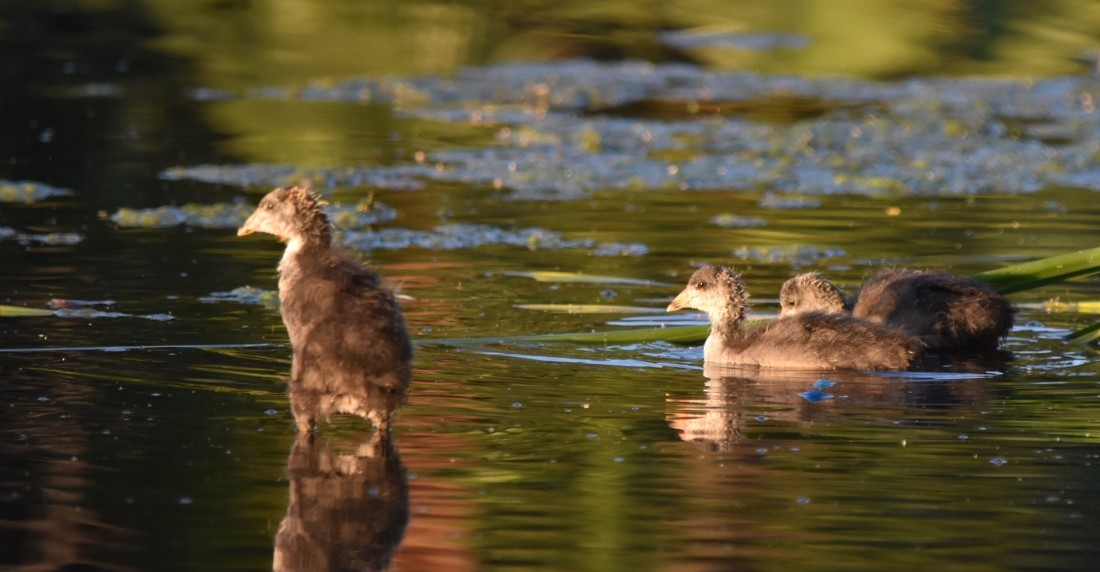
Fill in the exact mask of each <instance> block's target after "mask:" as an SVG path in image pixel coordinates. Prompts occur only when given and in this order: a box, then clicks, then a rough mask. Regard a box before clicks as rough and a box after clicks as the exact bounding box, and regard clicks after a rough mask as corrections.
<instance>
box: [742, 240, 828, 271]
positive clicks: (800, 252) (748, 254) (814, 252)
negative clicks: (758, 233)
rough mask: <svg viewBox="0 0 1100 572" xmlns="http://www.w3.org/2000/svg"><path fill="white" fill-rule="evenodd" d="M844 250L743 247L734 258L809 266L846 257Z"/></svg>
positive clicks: (803, 247) (808, 247) (802, 246)
mask: <svg viewBox="0 0 1100 572" xmlns="http://www.w3.org/2000/svg"><path fill="white" fill-rule="evenodd" d="M846 254H847V252H846V251H845V250H844V249H843V248H817V247H813V246H805V245H800V246H780V247H773V248H753V247H749V246H741V247H739V248H737V249H735V250H734V251H733V256H735V257H737V258H741V259H743V260H752V261H755V262H768V263H788V264H791V265H792V266H795V267H796V268H797V267H800V266H808V265H811V264H816V263H818V262H821V261H822V260H826V259H829V258H839V257H841V256H844V255H846Z"/></svg>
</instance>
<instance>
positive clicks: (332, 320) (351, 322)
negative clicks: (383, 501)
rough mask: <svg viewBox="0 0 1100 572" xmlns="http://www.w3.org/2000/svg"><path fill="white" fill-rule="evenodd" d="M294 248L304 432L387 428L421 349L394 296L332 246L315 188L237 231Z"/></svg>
mask: <svg viewBox="0 0 1100 572" xmlns="http://www.w3.org/2000/svg"><path fill="white" fill-rule="evenodd" d="M254 232H263V233H267V234H271V235H274V236H276V237H278V238H279V240H281V241H283V242H285V243H286V251H285V252H284V253H283V258H282V260H281V261H280V262H279V304H280V306H279V311H280V313H281V314H282V316H283V323H284V324H286V329H287V333H289V334H290V345H291V347H292V348H293V351H294V357H293V363H292V365H291V372H290V406H291V410H292V411H293V413H294V420H295V422H296V423H297V425H298V429H299V430H300V431H303V432H306V431H312V430H313V428H314V427H315V425H316V421H317V419H318V418H323V419H328V417H329V416H330V415H331V414H332V413H351V414H354V415H359V416H360V417H366V418H369V419H370V420H371V422H372V423H374V425H375V427H376V428H377V429H380V430H386V429H388V428H389V421H390V416H391V414H392V413H393V411H394V409H396V407H397V406H398V405H399V404H400V403H402V402H403V401H404V399H405V394H406V391H407V390H408V386H409V377H410V372H411V371H410V362H411V361H412V345H411V343H410V342H409V334H408V332H407V331H406V330H405V320H404V318H403V317H402V315H401V309H400V308H399V307H398V305H397V301H396V300H395V299H394V295H393V292H392V291H391V290H389V289H388V288H386V287H384V286H383V285H382V284H381V280H380V279H379V277H378V274H376V273H375V272H374V271H373V270H371V269H370V268H367V267H366V266H364V265H363V264H362V263H360V262H359V261H357V260H355V259H354V258H352V257H350V256H349V255H347V254H344V253H340V252H337V251H335V250H333V249H332V232H331V229H330V227H329V222H328V218H327V217H326V216H325V212H324V209H323V208H322V205H321V203H320V202H319V201H318V199H317V197H316V196H315V195H314V194H313V193H312V192H310V191H309V190H308V189H304V188H300V187H289V188H287V187H283V188H278V189H275V190H274V191H271V192H270V193H268V194H267V196H265V197H264V198H263V200H261V201H260V206H259V207H257V208H256V211H255V212H253V213H252V215H251V216H249V217H248V220H246V221H245V222H244V225H242V226H241V228H240V229H239V230H238V231H237V236H246V235H249V234H252V233H254Z"/></svg>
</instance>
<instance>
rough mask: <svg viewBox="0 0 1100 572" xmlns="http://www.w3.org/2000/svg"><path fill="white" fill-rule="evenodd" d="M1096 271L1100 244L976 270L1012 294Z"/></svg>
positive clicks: (998, 288) (1098, 262)
mask: <svg viewBox="0 0 1100 572" xmlns="http://www.w3.org/2000/svg"><path fill="white" fill-rule="evenodd" d="M1096 273H1100V248H1090V249H1088V250H1081V251H1078V252H1071V253H1069V254H1059V255H1058V256H1051V257H1049V258H1042V259H1039V260H1033V261H1031V262H1024V263H1023V264H1015V265H1013V266H1008V267H1005V268H998V269H997V270H990V271H989V272H982V273H981V274H976V275H974V278H977V279H978V280H982V281H985V282H989V283H990V284H992V285H993V286H994V287H995V288H996V289H997V291H998V292H1000V293H1001V294H1012V293H1015V292H1024V291H1026V290H1032V289H1035V288H1038V287H1040V286H1046V285H1047V284H1054V283H1056V282H1062V281H1064V280H1069V279H1070V278H1076V277H1078V276H1087V275H1089V274H1096Z"/></svg>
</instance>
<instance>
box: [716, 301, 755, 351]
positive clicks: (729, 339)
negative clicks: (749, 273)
mask: <svg viewBox="0 0 1100 572" xmlns="http://www.w3.org/2000/svg"><path fill="white" fill-rule="evenodd" d="M745 311H746V305H745V299H744V297H743V296H734V297H733V298H731V299H730V300H729V302H728V303H727V304H725V305H724V307H723V308H722V309H721V310H720V311H718V312H715V313H713V314H710V315H709V316H708V317H709V318H710V331H711V335H712V336H717V337H718V338H719V339H721V340H722V342H723V345H731V344H734V343H736V342H737V341H739V340H740V339H741V338H742V337H743V336H744V333H745V329H744V325H745Z"/></svg>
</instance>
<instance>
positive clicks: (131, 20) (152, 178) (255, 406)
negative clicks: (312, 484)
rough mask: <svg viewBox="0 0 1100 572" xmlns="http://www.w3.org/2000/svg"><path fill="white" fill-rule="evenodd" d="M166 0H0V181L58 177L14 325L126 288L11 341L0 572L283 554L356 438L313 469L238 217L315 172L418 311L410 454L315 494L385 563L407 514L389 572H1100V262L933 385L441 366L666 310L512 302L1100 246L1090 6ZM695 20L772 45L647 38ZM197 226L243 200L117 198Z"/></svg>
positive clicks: (606, 352)
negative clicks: (65, 303) (520, 338)
mask: <svg viewBox="0 0 1100 572" xmlns="http://www.w3.org/2000/svg"><path fill="white" fill-rule="evenodd" d="M180 4H181V3H176V2H167V1H148V2H138V1H119V2H98V3H95V2H93V3H68V2H54V3H2V4H0V24H2V25H0V32H2V33H0V53H2V54H3V55H2V56H0V61H2V63H3V67H2V68H0V74H2V76H0V78H2V82H0V83H2V84H3V85H4V88H3V89H2V90H0V109H2V113H0V115H2V119H0V127H2V128H0V159H3V161H2V162H0V179H4V180H6V181H35V182H38V183H42V184H47V185H51V186H54V187H58V188H63V189H68V190H70V191H71V194H67V195H62V196H56V197H49V198H43V199H41V200H37V201H33V202H28V203H24V202H3V203H0V237H3V238H0V261H2V262H0V304H4V305H11V306H22V307H28V308H35V309H49V306H48V303H49V301H50V300H51V299H60V300H82V301H101V302H102V301H107V300H111V301H114V303H113V304H105V303H101V304H97V305H93V306H91V309H92V310H94V311H98V312H102V313H100V314H96V313H93V312H90V311H87V310H82V309H80V308H76V309H71V310H70V311H69V312H68V313H67V312H65V311H62V312H60V314H59V315H51V316H41V317H0V408H2V410H3V413H2V414H0V434H2V435H3V437H2V439H0V567H3V568H12V569H36V570H61V569H86V570H100V569H102V570H256V569H269V568H270V567H271V566H272V555H273V551H274V545H275V537H276V533H277V531H278V530H279V526H280V522H281V521H282V520H283V519H284V517H285V516H286V514H287V509H288V502H289V500H288V499H289V498H290V494H289V491H290V490H291V488H292V487H293V486H295V484H300V483H301V482H304V481H303V479H308V474H306V473H303V472H302V471H304V470H305V469H303V467H308V466H309V464H308V463H309V462H314V463H335V464H340V463H348V462H350V461H349V459H351V458H352V457H351V456H350V455H351V453H352V452H354V451H355V450H356V449H357V448H359V447H360V446H361V445H364V444H365V443H366V442H368V441H369V439H370V437H371V434H370V432H369V431H368V430H367V429H366V426H365V424H364V423H362V422H360V421H359V420H358V419H338V420H336V422H335V423H334V424H332V425H329V426H325V427H323V428H322V430H321V432H320V434H319V437H318V443H317V446H316V447H315V448H314V449H311V450H301V449H296V450H295V449H292V446H293V444H294V440H295V436H294V432H293V421H292V419H291V416H290V413H289V411H288V406H287V402H286V397H285V395H284V385H283V384H284V381H285V378H286V376H287V375H288V373H289V368H290V359H289V353H290V352H289V346H288V344H287V338H286V333H285V330H284V329H283V326H282V323H281V321H280V319H279V316H278V311H277V310H276V309H274V308H272V307H270V306H269V305H268V306H265V305H264V304H262V303H251V302H250V301H249V300H243V301H237V300H236V299H226V297H224V296H221V295H220V293H226V292H230V291H233V290H234V289H237V288H241V287H244V286H248V285H251V286H255V287H258V288H261V289H265V290H273V289H274V288H275V272H274V267H275V264H276V263H277V260H278V258H279V256H280V252H281V246H280V245H278V244H277V243H276V242H275V241H274V240H267V239H266V237H265V238H257V237H252V238H248V239H239V238H236V237H235V236H234V231H233V229H234V228H235V225H236V224H237V222H239V213H238V211H239V210H247V206H240V205H239V204H240V203H243V204H245V205H251V204H254V203H255V202H256V201H257V199H258V197H259V196H260V194H262V193H263V192H265V191H266V190H268V189H269V188H270V187H272V186H274V185H276V184H283V183H287V182H296V181H297V180H299V179H301V178H309V179H310V180H312V181H313V182H314V185H315V186H316V187H317V188H319V189H320V190H321V192H323V193H324V194H325V195H326V196H327V197H328V198H329V199H330V200H331V201H332V202H333V203H334V204H337V205H342V206H347V205H355V204H356V203H357V202H359V201H360V200H362V199H364V198H365V197H366V196H367V195H368V194H369V193H371V192H373V193H374V196H375V199H376V201H377V203H378V204H376V205H375V207H376V208H375V211H374V214H375V216H376V217H377V218H376V219H374V220H370V221H366V220H365V219H362V218H359V217H358V215H355V214H354V211H353V210H350V209H345V210H344V211H341V212H342V213H343V215H342V216H343V218H338V221H337V222H338V226H339V227H340V228H341V230H342V231H343V232H342V235H341V236H342V237H343V238H342V240H343V241H344V242H345V244H348V245H350V246H353V247H356V248H358V249H359V250H361V251H362V252H363V253H364V255H366V256H369V258H370V259H371V260H372V262H373V263H374V264H375V265H377V266H378V267H379V268H380V271H381V272H382V273H383V274H384V275H385V276H386V277H387V278H389V279H390V280H391V281H393V282H394V283H396V284H399V285H400V286H401V290H402V292H403V293H404V294H407V295H408V296H409V297H410V298H411V299H410V300H407V301H406V302H405V303H404V307H405V311H406V316H407V320H408V322H409V325H410V329H411V330H412V332H413V334H414V337H415V338H416V339H417V340H418V343H419V346H418V353H417V357H416V362H415V372H414V380H413V386H412V389H411V392H410V401H409V404H408V405H407V406H406V407H405V408H404V409H403V410H402V411H401V412H400V415H399V417H398V421H397V425H396V428H395V435H396V440H395V441H396V442H395V446H396V451H395V452H394V454H392V455H390V456H389V457H388V459H389V461H383V460H382V459H367V460H363V459H359V460H358V461H357V462H358V463H359V465H357V466H356V470H355V471H353V472H352V474H354V475H356V476H355V477H354V478H349V479H347V480H345V481H344V482H343V486H338V485H335V484H334V485H331V486H321V487H319V489H318V491H319V492H317V494H315V495H313V496H309V495H307V496H306V497H305V499H304V500H305V501H307V502H316V503H321V504H324V503H330V504H337V505H339V504H344V505H346V506H349V507H363V514H364V515H366V516H364V517H363V518H362V519H360V520H359V521H357V522H358V523H359V524H361V525H362V526H363V529H362V531H361V533H360V534H361V536H362V538H363V546H364V547H367V548H369V549H370V550H371V551H373V552H374V553H376V554H385V553H386V552H387V550H388V549H387V546H388V545H390V544H392V539H393V537H394V534H395V533H401V532H402V527H403V538H402V540H401V542H400V543H399V544H397V546H396V547H395V548H392V549H393V550H394V552H393V555H392V569H394V570H601V571H602V570H731V569H732V570H742V569H744V570H765V569H767V570H855V569H866V570H883V569H890V570H927V569H931V568H934V569H942V570H955V569H958V570H1016V569H1028V570H1030V569H1043V570H1090V569H1092V568H1093V567H1094V562H1095V559H1096V556H1097V548H1096V543H1095V538H1096V531H1097V530H1098V529H1100V484H1097V483H1098V482H1100V481H1098V480H1097V479H1096V478H1095V473H1096V469H1095V465H1096V464H1097V463H1100V437H1098V434H1100V425H1098V421H1097V420H1098V419H1100V368H1098V367H1097V365H1096V364H1095V358H1096V353H1095V350H1094V349H1091V348H1087V347H1079V346H1070V345H1067V344H1065V343H1064V342H1062V341H1061V339H1060V337H1061V336H1062V335H1063V334H1065V333H1067V332H1069V331H1071V330H1073V329H1075V328H1077V327H1081V326H1084V325H1087V324H1089V323H1091V322H1093V321H1095V320H1096V319H1097V318H1096V316H1095V315H1090V314H1088V313H1085V312H1078V311H1073V310H1063V311H1059V312H1052V313H1047V312H1045V311H1043V310H1041V309H1039V306H1040V305H1041V304H1042V303H1043V302H1044V301H1046V300H1048V299H1051V298H1054V297H1059V298H1060V299H1061V300H1062V301H1068V302H1087V301H1092V300H1095V299H1097V297H1098V293H1097V291H1098V284H1097V282H1096V281H1095V280H1092V279H1086V280H1080V281H1075V282H1073V283H1069V284H1063V285H1058V286H1050V287H1047V288H1044V289H1042V290H1040V291H1034V292H1025V293H1020V294H1015V295H1013V296H1012V300H1013V302H1015V303H1016V304H1017V305H1018V306H1019V307H1020V312H1019V314H1018V316H1017V322H1016V328H1015V329H1014V330H1013V332H1012V334H1011V336H1010V337H1009V339H1008V340H1007V341H1006V343H1005V345H1004V349H1005V350H1007V351H1009V352H1011V359H1007V360H1001V361H997V360H994V361H978V362H975V363H970V364H964V365H965V366H966V367H962V366H957V367H954V368H952V369H950V370H949V371H948V370H946V369H945V370H944V371H939V370H937V371H933V372H922V373H919V374H906V375H869V374H856V373H852V374H831V375H828V376H827V381H826V382H821V381H820V378H821V377H822V376H821V375H810V374H802V373H798V372H787V373H783V372H776V373H772V374H767V375H754V376H751V377H747V378H734V377H717V376H716V377H713V378H709V379H708V377H707V375H706V374H707V373H708V372H705V371H704V370H703V368H702V363H701V355H702V352H701V349H700V348H699V347H686V346H678V345H672V344H666V343H637V344H612V345H574V344H542V345H540V344H516V343H512V344H490V345H481V346H476V345H475V346H469V345H459V346H448V345H442V344H440V343H438V342H440V341H447V340H454V339H458V338H471V337H484V336H509V335H519V334H542V333H567V332H587V331H604V330H616V329H621V328H626V327H638V326H645V325H656V324H661V323H669V324H671V323H683V322H685V321H689V320H692V319H694V318H696V317H694V316H690V315H688V316H672V317H670V316H666V315H664V314H645V313H641V312H634V313H627V314H610V313H594V312H589V313H561V312H550V311H541V310H535V309H529V308H526V307H521V306H522V305H528V304H613V305H617V306H641V307H648V308H656V309H659V308H663V307H664V306H665V305H666V304H667V302H668V300H669V299H670V298H671V296H672V295H674V294H675V293H676V292H677V291H679V289H680V287H681V286H682V283H683V282H684V281H685V280H686V278H687V276H689V275H690V273H691V271H692V270H693V269H694V265H697V264H699V263H702V262H715V263H726V264H733V265H736V266H737V267H738V268H739V269H742V270H743V271H744V277H745V280H746V282H747V284H748V287H749V289H750V292H751V293H752V294H753V301H754V302H755V303H756V306H755V308H754V309H755V311H757V312H759V313H762V314H768V313H774V312H775V310H776V307H775V305H774V301H775V296H776V293H777V291H778V289H779V286H780V285H781V284H782V282H783V281H784V280H785V279H786V278H788V277H790V276H791V275H793V274H795V273H797V272H800V271H805V270H807V269H815V270H820V271H822V272H823V273H826V274H828V275H829V276H830V277H832V278H834V279H835V280H837V281H838V282H839V283H841V284H844V285H846V286H851V285H854V284H857V283H858V282H859V281H860V280H861V279H862V278H863V277H865V276H867V275H868V274H870V273H871V272H873V271H874V269H875V268H877V267H879V266H882V265H905V266H920V267H936V268H950V269H952V270H953V271H955V272H959V273H962V274H969V273H975V272H980V271H983V270H989V269H992V268H997V267H1002V266H1005V265H1008V264H1011V263H1014V262H1018V261H1023V260H1031V259H1034V258H1039V257H1044V256H1051V255H1055V254H1060V253H1063V252H1067V251H1072V250H1078V249H1083V248H1091V247H1094V246H1095V245H1096V239H1095V237H1096V230H1095V229H1096V228H1097V226H1098V225H1100V207H1098V206H1097V201H1096V194H1095V193H1096V190H1100V169H1098V167H1100V159H1097V157H1100V149H1098V148H1097V147H1096V143H1095V141H1096V140H1097V137H1096V134H1097V133H1100V120H1098V118H1097V117H1095V115H1096V114H1095V113H1094V112H1093V103H1092V102H1093V101H1095V100H1096V99H1097V98H1100V82H1097V81H1096V80H1094V79H1093V78H1092V77H1091V76H1089V75H1087V71H1088V70H1087V68H1086V67H1085V66H1084V65H1083V64H1081V63H1080V62H1079V61H1078V56H1080V55H1081V54H1082V53H1083V52H1084V51H1085V50H1087V49H1090V48H1092V47H1093V46H1092V42H1093V38H1094V37H1095V30H1096V29H1100V13H1098V12H1097V11H1096V9H1095V8H1093V7H1092V5H1091V4H1090V3H1087V2H1037V3H1031V4H1029V5H1028V7H1026V8H1024V7H1016V8H1012V9H1007V8H999V7H998V6H996V5H992V4H990V3H982V2H974V3H961V4H951V5H950V6H945V7H936V6H933V7H929V6H927V5H925V4H924V3H918V4H919V5H918V4H910V3H894V4H889V5H886V4H884V5H883V6H881V7H878V8H874V9H869V8H867V7H866V6H865V5H862V6H854V7H847V6H840V5H836V4H835V3H831V2H782V3H778V4H774V5H772V4H767V6H768V7H767V8H765V7H763V6H765V4H759V3H747V2H705V1H700V2H689V3H676V4H675V5H672V4H668V3H645V2H612V3H606V4H601V7H600V8H599V9H597V8H596V7H593V6H590V5H589V4H586V3H546V4H543V3H538V2H522V3H518V4H508V5H493V4H488V3H486V4H481V3H453V4H447V3H432V2H417V3H407V4H402V5H401V7H395V6H388V5H380V4H379V5H366V6H363V5H360V4H359V3H347V2H334V1H332V2H316V3H294V2H210V3H202V4H195V5H194V6H190V7H184V6H182V5H180ZM758 4H759V5H758ZM900 14H904V16H899V15H900ZM703 26H708V28H706V30H705V31H709V32H724V33H731V32H742V33H751V34H767V35H763V36H756V37H746V36H719V37H717V39H715V38H711V39H710V40H709V43H710V44H711V45H710V46H709V47H703V48H699V47H691V46H688V47H685V45H686V44H684V42H697V41H700V40H699V37H700V35H701V34H700V33H696V34H690V35H685V36H680V37H672V38H671V39H668V37H666V36H661V35H660V32H662V31H666V30H669V29H697V28H700V27H703ZM696 31H697V32H699V30H696ZM780 34H782V35H780ZM659 37H664V38H665V41H664V42H661V41H658V38H659ZM723 41H725V42H740V43H742V44H743V43H746V42H747V43H749V44H751V45H752V46H756V47H759V44H760V43H761V42H762V43H764V44H765V45H770V46H775V45H779V48H778V49H753V50H746V49H734V48H730V47H728V46H725V47H724V46H722V45H713V44H715V43H716V42H717V43H718V44H721V42H723ZM594 61H599V62H600V63H594ZM517 62H530V63H527V64H520V63H517ZM647 62H648V63H647ZM744 72H755V73H744ZM209 165H216V166H217V167H204V166H209ZM245 183H247V184H245ZM19 188H22V187H19ZM2 197H3V192H0V198H2ZM189 203H192V204H200V205H215V204H217V205H221V206H220V207H219V210H218V211H217V213H218V214H216V215H215V214H211V211H207V212H205V213H204V214H200V215H198V216H195V217H193V218H192V219H189V220H188V221H186V222H183V223H182V224H178V225H168V224H166V221H167V220H168V218H170V217H172V216H175V215H178V214H180V211H158V212H160V214H153V213H150V212H147V211H135V210H125V209H150V208H155V207H162V206H166V205H168V206H172V205H176V206H180V205H185V204H189ZM234 205H237V206H234ZM165 212H167V213H168V214H165ZM235 213H236V214H235ZM181 216H182V215H181ZM143 217H144V218H143ZM234 217H238V218H234ZM3 229H9V230H8V231H6V232H4V231H3ZM66 236H69V237H73V236H75V238H68V239H66V238H65V237H66ZM540 271H563V272H568V273H577V272H580V273H584V274H591V275H602V276H611V277H620V278H631V279H637V280H646V281H651V282H650V283H649V284H640V285H639V284H629V283H622V282H615V281H601V282H596V283H576V282H568V281H560V280H558V281H555V280H551V281H547V282H541V281H536V280H534V279H532V278H531V277H529V276H527V275H525V274H523V273H530V272H540ZM82 311H83V312H84V313H81V312H82ZM112 313H113V314H121V315H111V314H112ZM341 458H342V459H343V460H340V459H341ZM387 462H388V463H390V464H386V463H387ZM394 463H399V465H395V464H394ZM288 465H289V469H290V471H289V476H288ZM303 474H306V477H304V478H303V477H301V475H303ZM405 487H407V491H408V497H407V511H408V522H407V526H403V523H402V521H401V520H400V519H399V518H393V517H392V514H391V512H387V511H390V510H391V509H394V508H396V509H401V508H402V506H403V505H404V504H405V503H404V501H403V498H404V497H403V496H402V493H401V491H403V490H405ZM349 490H359V491H367V494H366V496H365V497H363V498H359V497H355V496H354V495H349V494H348V491H349ZM364 499H366V500H364Z"/></svg>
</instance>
